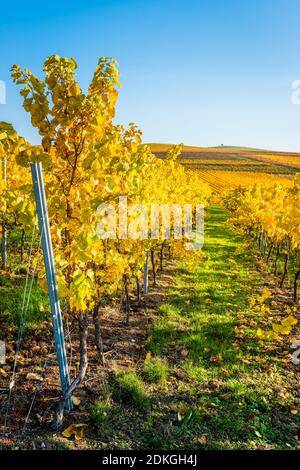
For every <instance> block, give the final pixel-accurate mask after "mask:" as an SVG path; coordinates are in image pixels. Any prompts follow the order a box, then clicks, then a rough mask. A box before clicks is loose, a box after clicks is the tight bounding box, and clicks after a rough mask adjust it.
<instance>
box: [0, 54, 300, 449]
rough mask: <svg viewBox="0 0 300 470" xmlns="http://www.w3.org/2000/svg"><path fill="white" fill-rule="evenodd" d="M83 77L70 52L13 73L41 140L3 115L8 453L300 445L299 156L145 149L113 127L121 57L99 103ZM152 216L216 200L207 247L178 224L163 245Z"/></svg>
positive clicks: (128, 131) (100, 86) (96, 85)
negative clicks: (60, 358)
mask: <svg viewBox="0 0 300 470" xmlns="http://www.w3.org/2000/svg"><path fill="white" fill-rule="evenodd" d="M76 73H77V64H76V62H75V60H74V59H68V58H62V57H60V56H58V55H54V56H51V57H49V58H47V59H46V60H45V63H44V67H43V71H42V72H41V73H40V74H39V76H37V75H35V74H33V73H32V72H30V71H29V70H28V69H24V70H23V69H21V68H20V67H19V66H18V65H14V66H13V67H12V70H11V77H12V80H13V82H14V84H15V85H16V89H19V91H20V96H21V99H22V103H23V108H24V109H25V111H26V112H27V113H28V116H29V118H30V121H31V125H32V127H34V128H35V129H36V130H37V131H38V133H39V136H40V144H39V145H32V144H31V143H30V142H28V141H27V140H26V139H24V138H23V137H21V136H19V135H18V133H17V132H16V130H15V128H14V126H13V124H11V123H7V122H0V157H1V163H2V178H1V179H0V212H1V240H2V250H1V254H2V258H1V272H0V294H1V300H0V340H2V341H3V343H4V342H5V346H6V354H5V362H3V364H1V365H0V407H1V426H0V445H1V448H3V449H16V448H17V449H43V448H47V449H201V450H203V449H251V450H252V449H253V450H254V449H264V450H269V449H299V439H300V434H299V432H300V430H299V414H300V400H299V396H298V395H297V390H299V385H298V381H299V380H298V374H299V363H300V359H299V355H298V349H297V348H298V346H299V344H300V343H299V340H300V336H299V334H300V332H299V313H300V302H299V285H298V284H299V283H300V179H299V174H298V169H299V168H300V155H298V154H284V153H282V152H281V153H280V152H268V151H262V150H254V149H242V148H236V147H216V148H198V147H185V146H182V145H164V144H148V145H147V144H144V143H143V142H142V134H141V131H140V130H139V129H138V128H137V127H136V126H135V125H134V124H130V125H129V127H127V128H126V127H124V126H122V125H116V124H115V123H114V118H115V114H116V103H117V99H118V90H119V86H120V82H119V71H118V66H117V64H116V62H115V61H114V60H112V59H109V58H100V59H99V62H98V64H97V66H96V68H95V72H94V76H93V78H92V81H91V83H90V85H89V88H88V90H87V91H86V92H84V91H83V89H81V87H80V85H79V83H78V81H77V78H76ZM298 159H299V160H298ZM298 161H299V164H298ZM37 163H39V164H41V166H42V170H43V178H44V182H45V192H46V197H47V209H48V217H49V223H50V227H51V240H50V237H48V241H47V242H48V244H50V242H51V245H52V247H53V256H54V262H55V271H56V276H55V282H57V295H58V298H59V302H60V305H61V313H62V322H63V330H64V341H65V349H66V356H67V369H68V373H69V375H70V380H69V383H68V384H67V388H66V390H62V384H61V380H60V374H59V369H58V364H57V356H56V355H57V338H55V337H54V336H53V332H52V321H51V320H53V312H52V303H51V300H52V299H51V298H49V297H50V296H49V295H48V293H49V289H50V287H51V286H50V287H49V282H48V277H47V274H48V272H47V263H46V259H45V252H44V248H43V243H42V242H43V240H44V241H45V238H46V236H47V235H46V234H45V233H43V229H42V230H41V229H40V228H41V225H39V223H38V220H37V216H36V205H37V202H38V199H37V195H36V193H35V192H34V187H33V178H32V173H31V170H32V168H35V166H34V165H35V164H37ZM125 200H126V220H125V219H124V217H123V215H122V214H121V213H120V212H118V211H120V205H122V204H123V206H122V207H123V208H124V204H125ZM153 205H158V206H160V207H163V206H171V207H174V206H175V205H179V206H180V207H186V206H187V205H189V206H191V207H193V210H192V212H191V216H195V207H198V206H201V207H202V206H205V237H204V246H203V248H202V249H201V250H189V249H187V246H190V245H188V242H191V241H195V240H194V239H190V238H188V237H187V236H185V235H186V234H184V235H182V234H180V236H179V235H178V230H177V228H176V217H175V215H173V216H172V217H170V219H169V223H170V225H169V231H165V229H164V219H163V216H159V217H158V219H157V227H156V229H157V232H156V236H155V237H151V236H149V233H150V232H151V231H152V229H153V226H152V225H153V224H152V225H151V224H150V222H149V220H148V219H145V216H146V215H148V214H152V211H153ZM184 214H185V213H184ZM103 219H105V224H104V223H103ZM182 219H183V214H182V213H180V221H181V222H182ZM145 220H146V221H145ZM151 221H152V219H151ZM100 225H101V227H102V228H101V230H102V232H101V233H103V232H105V234H106V236H104V237H103V236H102V237H100V236H99V230H100V229H99V226H100ZM150 225H151V226H150ZM192 228H195V223H193V227H192ZM151 233H152V232H151ZM43 237H44V238H43ZM49 240H50V241H49ZM196 241H197V240H196ZM52 287H53V286H52ZM47 289H48V290H47ZM51 314H52V316H51ZM60 334H61V332H60ZM60 344H62V343H60ZM291 347H292V350H291ZM293 350H294V353H293ZM68 404H69V405H68Z"/></svg>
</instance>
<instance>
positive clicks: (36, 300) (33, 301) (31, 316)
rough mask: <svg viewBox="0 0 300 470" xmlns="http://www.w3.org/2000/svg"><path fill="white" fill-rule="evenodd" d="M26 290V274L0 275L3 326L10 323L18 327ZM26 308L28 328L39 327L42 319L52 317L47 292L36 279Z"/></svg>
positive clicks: (0, 308) (1, 322)
mask: <svg viewBox="0 0 300 470" xmlns="http://www.w3.org/2000/svg"><path fill="white" fill-rule="evenodd" d="M30 285H31V277H30V278H29V281H28V285H27V293H28V291H29V289H30ZM24 290H25V276H24V275H19V276H14V277H9V276H7V275H4V274H1V275H0V299H1V302H0V325H2V328H4V327H5V325H9V327H12V328H18V325H19V321H20V315H21V312H22V306H23V302H24V301H23V298H24ZM24 305H25V308H24V310H26V312H27V313H26V326H25V328H26V329H30V328H38V327H39V324H40V322H41V321H42V320H46V319H49V318H50V313H49V312H50V306H49V299H48V296H47V294H46V293H45V292H44V291H43V290H42V288H41V287H40V285H39V284H38V282H37V281H36V279H34V280H33V282H32V288H31V295H30V298H29V302H28V305H27V297H26V300H25V304H24Z"/></svg>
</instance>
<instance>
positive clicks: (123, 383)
mask: <svg viewBox="0 0 300 470" xmlns="http://www.w3.org/2000/svg"><path fill="white" fill-rule="evenodd" d="M113 395H114V397H115V398H116V399H117V400H119V401H122V402H123V403H125V404H127V405H131V406H135V407H137V408H144V407H146V406H147V405H148V396H147V393H146V390H145V386H144V384H143V382H142V380H141V379H140V377H139V376H138V375H137V374H136V373H135V372H134V371H129V372H120V373H118V374H116V375H115V377H114V391H113Z"/></svg>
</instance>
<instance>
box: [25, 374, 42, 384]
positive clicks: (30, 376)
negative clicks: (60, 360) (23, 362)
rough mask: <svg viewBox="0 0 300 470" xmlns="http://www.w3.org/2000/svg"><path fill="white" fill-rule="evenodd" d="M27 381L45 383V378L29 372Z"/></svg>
mask: <svg viewBox="0 0 300 470" xmlns="http://www.w3.org/2000/svg"><path fill="white" fill-rule="evenodd" d="M26 379H27V380H34V381H36V382H43V380H44V379H43V377H41V376H40V375H38V374H34V373H33V372H29V373H28V374H27V375H26Z"/></svg>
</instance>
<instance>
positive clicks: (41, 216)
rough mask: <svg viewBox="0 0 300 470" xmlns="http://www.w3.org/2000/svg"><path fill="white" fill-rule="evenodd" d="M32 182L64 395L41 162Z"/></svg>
mask: <svg viewBox="0 0 300 470" xmlns="http://www.w3.org/2000/svg"><path fill="white" fill-rule="evenodd" d="M30 166H31V174H32V182H33V187H34V195H35V202H36V211H37V215H38V221H39V229H40V236H41V242H42V249H43V257H44V264H45V270H46V278H47V286H48V294H49V299H50V306H51V315H52V324H53V331H54V341H55V347H56V355H57V361H58V367H59V374H60V382H61V389H62V395H64V394H65V393H66V391H67V389H68V387H69V384H70V378H69V369H68V362H67V354H66V347H65V339H64V331H63V322H62V316H61V308H60V302H59V297H58V290H57V280H56V271H55V264H54V254H53V247H52V240H51V233H50V225H49V217H48V210H47V200H46V193H45V186H44V180H43V174H42V164H41V163H31V164H30ZM67 408H68V409H69V410H70V409H72V401H71V399H69V400H68V402H67Z"/></svg>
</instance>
